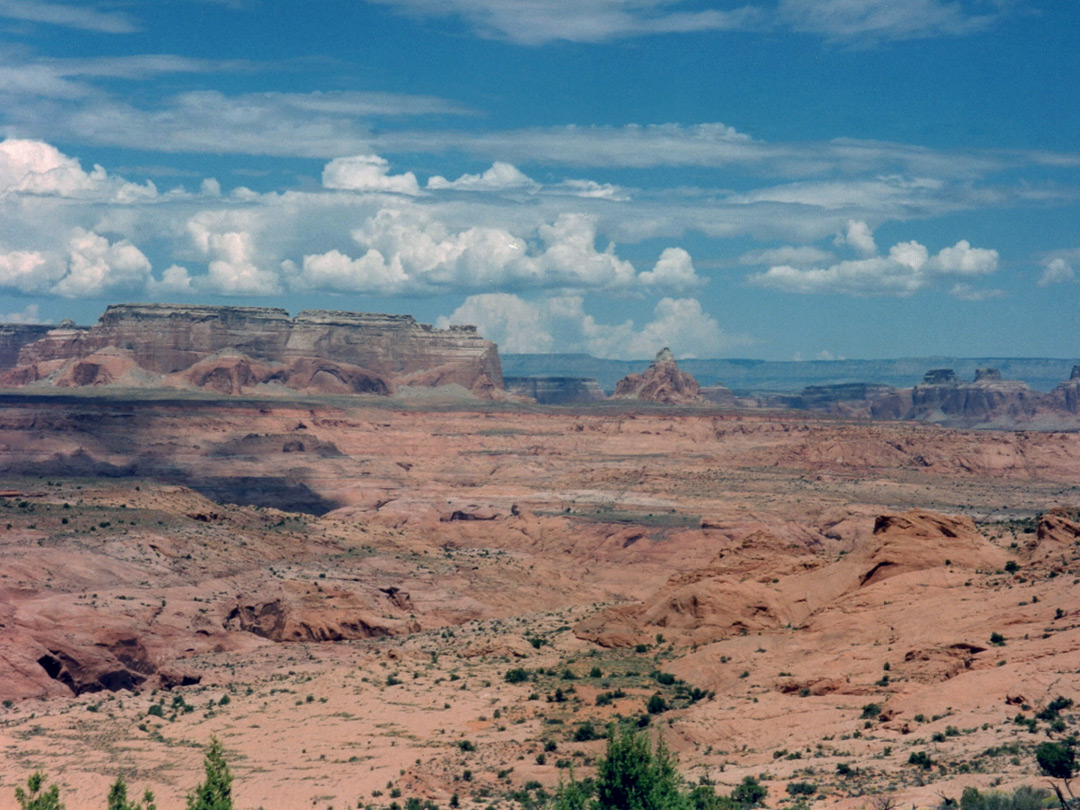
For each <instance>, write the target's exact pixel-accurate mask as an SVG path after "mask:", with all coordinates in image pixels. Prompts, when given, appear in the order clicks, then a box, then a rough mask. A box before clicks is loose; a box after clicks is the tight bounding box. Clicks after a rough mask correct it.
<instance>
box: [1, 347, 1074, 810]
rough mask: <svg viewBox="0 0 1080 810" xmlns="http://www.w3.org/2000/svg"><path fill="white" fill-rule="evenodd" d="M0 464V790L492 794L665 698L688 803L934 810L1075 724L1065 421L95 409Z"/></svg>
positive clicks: (59, 418)
mask: <svg viewBox="0 0 1080 810" xmlns="http://www.w3.org/2000/svg"><path fill="white" fill-rule="evenodd" d="M116 372H120V373H122V371H121V369H120V368H117V369H116V370H115V372H112V371H111V372H110V373H116ZM0 466H2V467H3V469H4V470H5V472H4V477H3V479H2V480H0V489H2V490H5V492H3V493H0V629H2V631H3V633H2V635H0V698H3V699H4V700H5V701H8V702H5V703H4V704H3V706H2V707H0V749H2V754H0V796H3V795H9V796H10V791H11V790H12V789H13V787H14V786H15V785H16V784H19V783H22V782H24V781H25V778H26V776H27V775H28V774H29V773H31V772H32V771H33V770H34V769H35V768H38V767H41V768H44V769H45V770H46V771H47V773H48V774H49V776H50V778H51V779H53V780H55V781H56V782H57V783H58V784H60V785H61V788H62V795H63V797H64V799H65V801H66V802H67V805H68V807H69V808H82V807H99V806H103V805H104V796H105V793H106V791H107V789H108V785H109V783H110V782H111V781H112V780H113V779H114V778H115V777H116V775H117V774H123V775H124V776H125V777H126V778H127V780H128V783H129V785H130V787H131V788H132V790H133V791H138V792H141V790H142V788H143V787H144V786H151V787H152V788H153V789H154V790H155V791H156V792H157V794H158V797H159V802H158V804H159V807H161V808H162V810H172V808H180V807H182V806H183V803H184V802H183V797H184V794H185V793H186V791H187V790H189V789H190V788H192V787H193V786H194V785H195V784H196V783H197V782H198V781H199V779H200V777H201V746H203V745H204V744H205V743H206V741H207V739H208V738H209V736H210V735H211V734H216V735H217V736H218V737H219V738H220V739H221V740H222V742H223V743H224V745H225V749H226V752H227V755H228V758H229V762H230V766H231V767H232V769H233V772H234V774H235V775H236V784H235V789H236V795H237V806H238V807H239V808H245V809H247V808H251V809H252V810H253V809H254V808H258V807H263V808H275V809H276V808H300V807H318V808H331V807H332V808H335V809H336V810H340V808H345V807H349V808H354V807H357V806H364V805H367V804H370V803H374V804H376V805H380V806H383V805H387V804H389V803H390V802H391V801H395V800H396V801H398V802H399V803H403V802H404V800H405V799H406V798H408V797H411V796H417V797H419V798H421V799H422V800H427V799H432V800H433V801H435V802H436V803H437V804H439V805H441V806H445V805H446V804H447V802H448V800H449V798H450V796H451V794H453V793H457V794H459V796H460V798H461V803H462V805H463V806H465V807H469V806H472V804H473V802H476V803H477V806H478V807H479V806H487V805H492V804H493V805H495V806H497V807H505V808H510V807H515V806H518V804H517V802H515V801H514V800H513V799H512V798H510V797H509V795H508V794H509V792H510V791H513V790H520V789H522V788H523V786H524V785H525V784H526V783H528V782H531V781H533V780H535V781H538V782H539V783H541V784H542V785H544V786H545V788H546V789H547V790H549V791H550V790H552V789H554V787H555V786H556V785H557V784H558V781H559V779H560V777H562V776H565V774H566V771H565V770H564V769H563V768H561V767H559V766H560V764H562V765H565V764H568V763H574V764H575V773H576V774H577V775H578V776H579V777H580V776H583V775H588V774H589V773H590V768H589V764H590V763H591V762H593V761H594V759H595V757H596V756H597V755H599V754H600V753H601V752H602V751H603V746H604V743H603V741H602V740H594V741H584V742H575V741H573V739H572V738H573V735H574V732H575V730H576V728H577V727H578V725H579V724H580V723H581V722H583V721H586V720H591V721H593V722H594V723H595V727H596V728H597V729H601V730H602V729H603V728H604V726H605V725H606V724H607V723H608V722H611V721H613V720H614V719H615V718H616V717H617V716H619V715H621V716H624V717H626V718H629V719H630V720H631V722H634V721H636V720H637V718H638V717H640V716H641V715H643V714H645V706H646V702H647V701H648V699H649V697H650V696H652V695H653V694H654V693H656V692H658V691H659V692H660V693H661V694H662V696H663V697H664V700H665V702H666V703H668V704H669V705H672V706H673V707H674V708H672V709H670V710H669V711H665V712H663V713H660V714H656V715H654V716H653V717H652V722H651V723H650V724H649V726H648V733H650V734H654V735H656V734H662V735H663V736H664V738H665V740H666V741H667V743H668V745H669V746H670V747H671V748H672V750H673V751H674V752H675V753H676V754H677V756H678V759H679V765H680V770H681V771H682V772H683V773H684V775H685V776H686V778H687V779H689V780H692V781H696V780H697V779H698V778H699V777H702V776H706V777H708V778H710V779H712V780H713V781H715V782H716V783H717V785H718V789H719V790H723V791H727V790H730V788H731V787H732V786H734V785H735V784H737V783H738V782H739V781H740V780H741V779H742V777H743V776H745V775H748V774H753V775H755V776H760V777H761V778H762V781H763V783H764V784H765V785H767V786H768V787H769V798H768V804H769V805H770V806H774V807H775V806H779V805H782V804H784V803H786V802H787V801H789V799H788V794H787V792H786V791H785V786H786V785H787V784H788V783H789V782H792V781H805V782H812V783H814V784H816V785H817V786H818V789H819V795H821V796H823V798H820V799H818V801H819V802H823V803H828V804H830V805H832V804H836V805H840V806H843V807H853V808H855V807H863V806H868V807H869V806H871V804H872V800H873V799H874V797H877V796H882V795H889V796H891V797H894V798H896V799H898V800H900V801H903V802H912V803H913V804H915V805H918V806H924V807H928V806H935V805H937V804H938V803H939V802H940V801H941V795H942V794H943V795H947V796H952V797H958V796H959V794H960V792H961V791H962V789H963V788H964V787H965V786H968V785H973V786H976V787H979V788H988V787H990V786H992V785H1000V786H1001V787H1011V786H1016V785H1019V784H1025V783H1026V784H1044V783H1045V780H1044V779H1042V778H1041V777H1039V776H1038V775H1037V773H1036V767H1035V764H1034V757H1033V756H1032V749H1033V747H1034V745H1035V744H1036V743H1038V742H1040V741H1043V740H1045V739H1047V736H1046V732H1047V729H1048V723H1046V722H1039V724H1038V728H1037V731H1036V732H1035V733H1032V732H1030V731H1029V730H1028V727H1027V726H1026V725H1018V724H1017V723H1015V722H1014V718H1015V717H1016V716H1017V715H1018V714H1021V715H1023V717H1026V718H1031V717H1032V716H1033V715H1034V713H1035V712H1036V711H1037V710H1039V709H1041V708H1042V707H1044V706H1045V705H1046V704H1047V703H1048V702H1049V701H1050V700H1051V699H1053V698H1054V697H1056V696H1058V695H1062V696H1064V697H1066V698H1072V699H1074V700H1077V701H1078V702H1080V689H1078V688H1077V678H1076V673H1077V672H1078V671H1080V618H1078V614H1077V603H1078V602H1077V598H1076V588H1077V582H1080V579H1078V578H1080V558H1078V554H1080V547H1078V542H1080V523H1078V522H1077V515H1076V511H1075V510H1076V504H1078V503H1080V488H1078V487H1077V482H1078V481H1080V475H1078V473H1080V434H1074V433H1056V434H1055V433H1034V432H1026V433H986V432H964V431H953V430H945V429H941V428H935V427H929V426H919V425H910V424H870V423H858V422H844V421H839V420H814V419H807V418H804V417H802V416H791V417H789V416H784V415H767V416H766V415H750V416H748V415H738V414H732V415H725V416H718V415H716V414H715V412H712V413H709V412H705V411H698V410H694V409H676V410H661V409H653V408H638V409H636V410H630V409H624V410H619V409H614V408H611V407H601V408H597V409H588V408H584V409H580V410H571V409H551V410H547V411H545V410H543V409H538V408H528V407H509V406H507V407H499V408H488V409H483V410H467V409H457V408H449V407H448V408H441V409H440V408H438V407H435V406H434V405H432V404H430V403H429V404H428V405H426V406H423V407H416V408H405V407H402V406H400V405H394V404H388V403H386V402H373V401H369V400H363V399H351V400H349V399H344V398H342V399H334V400H330V399H321V400H319V399H312V400H305V401H299V400H296V401H273V402H257V401H242V400H230V401H228V402H227V403H224V402H223V401H220V400H211V399H197V398H188V399H177V400H170V399H167V398H160V397H158V398H155V397H143V398H140V399H135V400H132V401H127V402H125V401H120V400H118V399H116V398H115V397H101V396H94V395H92V394H86V395H81V396H78V397H75V398H72V399H67V398H58V397H40V398H30V399H27V400H11V401H6V402H5V403H4V407H3V409H2V410H0ZM196 489H199V490H201V494H200V492H197V491H195V490H196ZM260 493H261V494H260ZM275 493H280V503H279V504H278V505H279V506H280V505H283V506H288V507H289V508H290V509H299V508H305V509H308V510H309V513H304V512H301V511H288V510H285V509H280V508H275V506H274V499H275V498H278V497H279V496H278V495H277V494H275ZM230 499H231V500H236V501H243V500H245V499H246V500H248V501H251V500H255V501H256V502H257V503H258V504H260V505H252V504H251V503H249V504H248V505H237V504H234V503H221V502H219V501H221V500H230ZM260 499H261V501H260ZM1055 507H1060V509H1058V511H1056V512H1053V511H1052V510H1054V509H1055ZM310 512H316V513H318V514H311V513H310ZM1041 513H1046V514H1044V515H1043V517H1042V520H1041V521H1037V520H1036V517H1035V516H1036V515H1037V514H1041ZM992 634H999V635H1000V636H1001V637H1002V640H1003V641H1002V643H1001V644H993V643H991V640H990V639H991V635H992ZM996 638H997V637H996V636H995V639H996ZM43 659H44V662H45V663H42V660H43ZM594 667H595V668H597V669H598V670H599V672H600V675H599V677H593V676H592V675H591V674H590V673H591V672H592V670H593V668H594ZM515 668H525V669H526V670H527V672H528V674H529V679H528V680H526V681H525V682H523V683H508V682H507V680H506V678H505V675H506V672H507V671H508V670H511V669H515ZM50 670H51V672H52V675H53V677H51V676H50ZM538 670H539V671H540V672H539V674H538V672H537V671H538ZM567 671H569V672H570V673H571V674H572V676H573V677H571V678H566V677H564V674H565V673H566V672H567ZM657 672H663V673H669V674H670V675H672V676H674V677H675V678H676V679H679V680H676V681H675V683H667V684H665V683H661V682H660V681H658V680H657V678H656V677H655V674H654V673H657ZM661 680H669V681H670V680H672V679H671V678H667V677H665V678H662V679H661ZM195 681H197V683H196V682H195ZM680 681H681V682H685V684H687V687H685V688H683V690H682V694H683V695H685V694H686V692H687V690H688V689H689V688H690V687H696V688H697V689H698V690H700V691H699V693H698V696H699V699H698V700H696V701H693V702H691V701H690V700H689V699H688V698H686V697H680V696H679V695H680ZM185 683H187V685H183V684H185ZM113 690H115V691H113ZM556 690H562V691H561V697H563V698H565V699H564V700H561V701H560V700H557V699H556V698H557V697H558V695H557V694H556ZM620 692H621V695H620ZM76 693H78V694H76ZM605 693H614V694H613V695H612V696H610V697H609V698H603V699H602V700H601V703H605V704H606V705H597V701H596V698H597V696H598V695H603V694H605ZM226 696H227V697H228V698H229V699H228V701H226V702H225V704H224V705H222V702H221V701H222V698H223V697H226ZM549 697H550V698H551V700H549V699H548V698H549ZM159 704H160V705H162V706H163V707H162V709H160V710H157V709H154V712H155V713H158V712H159V713H160V715H161V716H155V714H150V713H148V712H150V710H151V707H152V706H155V705H159ZM871 704H873V705H874V706H875V707H876V709H877V710H874V709H867V708H866V707H868V706H870V705H871ZM1025 706H1026V707H1028V708H1027V709H1025V708H1024V707H1025ZM185 707H192V708H191V709H190V710H187V709H186V708H185ZM1063 716H1064V719H1065V722H1066V724H1067V725H1068V727H1069V728H1071V729H1075V726H1074V725H1073V722H1074V721H1073V717H1072V715H1071V714H1070V712H1069V711H1066V712H1065V713H1064V715H1063ZM1055 736H1060V735H1055ZM463 741H468V742H469V743H470V744H471V745H466V746H462V745H460V743H462V742H463ZM549 741H550V742H554V743H555V750H554V751H548V752H545V751H544V748H545V745H546V744H547V743H548V742H549ZM473 747H474V748H475V750H468V749H470V748H473ZM918 751H926V752H927V753H929V754H930V755H931V757H932V759H933V760H934V762H935V765H934V767H933V768H931V769H929V770H923V769H921V768H919V767H917V766H914V765H909V764H907V763H908V758H909V756H910V754H911V753H912V752H918ZM540 754H544V756H543V757H540V759H542V760H543V763H542V764H540V763H538V755H540ZM838 765H847V766H850V769H851V771H852V773H851V774H850V775H847V776H840V775H839V774H838V770H837V766H838ZM466 771H468V778H466ZM396 793H399V795H395V794H396Z"/></svg>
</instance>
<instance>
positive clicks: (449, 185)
mask: <svg viewBox="0 0 1080 810" xmlns="http://www.w3.org/2000/svg"><path fill="white" fill-rule="evenodd" d="M427 187H428V188H430V189H450V190H453V191H509V190H530V191H534V190H536V189H537V188H539V187H540V184H539V183H537V182H536V181H535V180H533V179H532V178H531V177H529V176H528V175H527V174H525V173H524V172H523V171H521V170H520V169H519V168H518V167H517V166H515V165H513V164H512V163H505V162H503V161H501V160H497V161H495V162H494V163H493V164H491V168H490V169H488V170H487V171H486V172H484V173H483V174H463V175H461V177H459V178H458V179H457V180H447V179H446V178H445V177H441V176H439V175H435V176H434V177H431V178H429V179H428V183H427Z"/></svg>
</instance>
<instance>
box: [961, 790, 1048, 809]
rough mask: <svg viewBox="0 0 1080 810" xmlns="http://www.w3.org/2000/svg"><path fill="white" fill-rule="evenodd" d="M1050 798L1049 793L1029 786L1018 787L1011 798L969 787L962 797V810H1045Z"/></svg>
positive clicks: (1002, 794) (1003, 794)
mask: <svg viewBox="0 0 1080 810" xmlns="http://www.w3.org/2000/svg"><path fill="white" fill-rule="evenodd" d="M1049 797H1050V793H1049V791H1046V790H1040V789H1038V788H1033V787H1029V786H1027V785H1024V786H1022V787H1018V788H1017V789H1016V791H1015V792H1014V793H1013V794H1012V795H1011V796H1009V795H1006V794H1005V793H998V792H996V791H994V792H987V793H980V792H979V791H978V790H977V789H976V788H973V787H968V788H964V793H963V795H962V796H961V797H960V810H1043V808H1045V807H1046V800H1047V799H1048V798H1049Z"/></svg>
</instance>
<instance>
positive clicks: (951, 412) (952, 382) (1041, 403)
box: [760, 366, 1080, 428]
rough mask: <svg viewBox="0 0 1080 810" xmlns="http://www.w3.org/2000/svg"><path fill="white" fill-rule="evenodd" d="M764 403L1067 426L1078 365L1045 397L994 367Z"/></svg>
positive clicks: (817, 389)
mask: <svg viewBox="0 0 1080 810" xmlns="http://www.w3.org/2000/svg"><path fill="white" fill-rule="evenodd" d="M760 404H762V405H764V406H767V407H779V408H791V409H793V410H814V411H827V412H830V413H834V414H838V415H841V416H847V417H861V418H871V419H899V420H905V421H918V422H932V423H936V424H941V425H950V426H959V427H971V426H978V425H988V426H994V427H1025V426H1033V427H1044V428H1058V427H1067V426H1071V425H1073V424H1075V422H1076V417H1077V416H1078V415H1080V366H1076V367H1075V368H1074V369H1073V373H1072V377H1071V378H1070V379H1069V380H1067V381H1065V382H1063V383H1061V384H1060V385H1058V386H1057V387H1056V388H1055V389H1054V390H1053V391H1050V392H1047V393H1044V392H1041V391H1037V390H1035V389H1033V388H1031V387H1029V386H1028V385H1027V384H1025V383H1023V382H1020V381H1018V380H1006V379H1003V378H1002V375H1001V372H1000V371H998V370H997V369H995V368H979V369H976V370H975V378H974V380H972V381H971V382H967V381H965V380H961V379H960V378H959V377H957V375H956V373H955V372H954V371H953V370H952V369H948V368H944V369H932V370H930V371H928V372H926V374H925V375H924V377H923V379H922V382H920V383H919V384H918V385H915V386H912V387H911V388H893V387H892V386H887V385H872V384H866V383H844V384H840V385H821V386H808V387H807V388H805V389H803V391H802V392H801V393H799V394H772V395H769V396H766V397H763V398H762V399H761V400H760Z"/></svg>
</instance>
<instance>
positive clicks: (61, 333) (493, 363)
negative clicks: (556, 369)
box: [0, 304, 503, 396]
mask: <svg viewBox="0 0 1080 810" xmlns="http://www.w3.org/2000/svg"><path fill="white" fill-rule="evenodd" d="M5 329H8V330H13V329H14V328H10V327H5ZM38 330H39V331H38V332H35V333H29V334H27V333H20V332H16V331H12V332H11V335H10V336H6V333H5V334H4V335H0V386H5V387H12V386H23V385H29V384H39V385H53V386H61V387H68V386H85V385H122V386H131V387H140V386H153V385H164V386H171V387H191V388H206V389H211V390H215V391H218V392H219V393H223V394H237V393H240V392H242V391H245V390H249V389H251V388H254V387H256V386H274V385H277V386H284V387H286V388H291V389H296V390H301V391H307V392H313V393H314V392H322V393H373V394H392V393H396V392H398V391H399V390H400V389H403V388H409V387H424V388H427V387H436V386H448V385H455V386H460V387H461V388H464V389H466V390H468V391H471V392H472V393H474V394H477V395H481V396H493V395H495V394H496V392H499V391H501V390H502V388H503V380H502V370H501V367H500V364H499V354H498V349H497V347H496V346H495V344H494V343H491V342H490V341H487V340H484V339H483V338H482V337H481V336H480V335H479V334H478V333H477V331H476V329H475V328H474V327H469V326H463V327H458V326H454V327H450V328H449V329H435V328H433V327H431V326H429V325H427V324H421V323H417V322H416V321H415V320H414V319H413V318H412V317H410V316H408V315H371V314H365V313H356V312H330V311H323V310H309V311H305V312H301V313H300V314H299V315H297V316H296V317H295V318H290V317H289V313H288V312H286V311H285V310H284V309H277V308H270V307H214V306H175V305H168V304H117V305H112V306H110V307H108V309H106V310H105V313H104V314H103V315H102V316H101V318H100V320H99V321H98V323H97V324H96V325H95V326H92V327H89V328H85V327H78V326H74V325H72V324H69V323H65V324H61V325H60V326H59V327H56V328H54V329H48V330H47V331H43V330H41V328H40V327H39V328H38Z"/></svg>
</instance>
